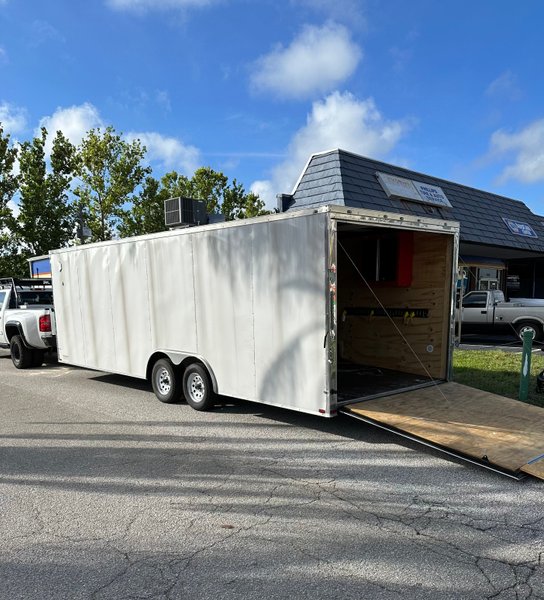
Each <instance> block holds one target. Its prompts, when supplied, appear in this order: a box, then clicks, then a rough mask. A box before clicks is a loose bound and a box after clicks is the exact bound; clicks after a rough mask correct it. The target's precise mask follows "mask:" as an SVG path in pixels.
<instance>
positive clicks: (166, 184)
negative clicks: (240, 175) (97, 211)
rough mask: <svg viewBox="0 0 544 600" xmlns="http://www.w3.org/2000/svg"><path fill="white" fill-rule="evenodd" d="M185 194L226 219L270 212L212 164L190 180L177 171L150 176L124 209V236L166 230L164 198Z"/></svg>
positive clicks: (122, 221) (121, 230) (120, 226)
mask: <svg viewBox="0 0 544 600" xmlns="http://www.w3.org/2000/svg"><path fill="white" fill-rule="evenodd" d="M178 196H185V197H188V198H195V199H197V200H204V201H205V202H206V209H207V212H208V214H216V213H219V212H221V213H223V214H224V215H225V218H226V219H227V220H233V219H245V218H248V217H256V216H258V215H263V214H268V211H266V210H264V202H263V201H262V200H261V199H260V198H259V196H257V195H256V194H254V193H253V192H249V193H247V192H246V191H245V189H244V187H243V185H242V184H240V183H238V182H237V181H236V179H234V180H233V181H232V183H230V184H229V180H228V177H227V176H226V175H224V174H223V173H221V172H219V171H214V170H213V169H212V168H210V167H201V168H200V169H197V170H196V171H195V173H194V175H193V177H191V178H190V179H189V178H188V177H186V176H185V175H181V174H179V173H177V172H176V171H171V172H170V173H166V175H164V176H163V177H162V179H161V180H160V182H159V181H157V180H156V179H154V178H153V177H148V178H147V179H146V182H145V184H144V186H143V188H142V191H141V193H140V194H139V195H138V196H137V197H136V198H134V200H133V205H132V207H131V209H129V210H125V211H124V212H123V215H122V219H121V223H120V225H119V233H120V235H121V236H122V237H126V236H131V235H141V234H144V233H155V232H158V231H165V230H166V226H165V224H164V201H165V200H167V199H168V198H176V197H178Z"/></svg>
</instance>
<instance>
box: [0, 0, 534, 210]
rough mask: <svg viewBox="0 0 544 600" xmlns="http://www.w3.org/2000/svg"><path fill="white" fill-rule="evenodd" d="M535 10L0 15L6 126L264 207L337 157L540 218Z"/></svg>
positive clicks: (337, 2)
mask: <svg viewBox="0 0 544 600" xmlns="http://www.w3.org/2000/svg"><path fill="white" fill-rule="evenodd" d="M543 22H544V3H542V2H541V0H524V1H522V2H516V3H514V2H511V1H507V0H472V1H470V2H467V1H464V0H455V1H449V0H444V1H442V2H436V1H431V0H411V1H410V2H406V1H405V0H404V1H402V0H361V1H356V0H276V1H268V0H262V1H257V0H253V1H252V0H96V1H94V2H74V1H73V0H72V1H67V0H52V1H50V2H43V0H41V1H38V0H27V1H24V0H0V121H2V123H3V125H4V128H5V129H7V130H8V131H9V132H10V133H11V134H12V137H13V139H15V140H24V139H29V138H31V137H32V135H33V134H34V133H35V131H36V129H37V128H38V127H39V126H40V125H42V124H43V125H45V126H46V127H47V128H48V129H49V130H50V131H54V130H56V129H62V130H63V131H64V132H65V134H66V135H67V136H68V137H69V138H70V139H71V140H72V141H74V142H76V143H77V142H78V141H79V140H80V139H81V136H82V135H83V134H84V132H85V131H87V130H88V129H89V128H90V127H99V126H104V125H110V124H111V125H113V126H114V127H115V128H116V129H117V130H118V131H122V132H123V133H124V134H125V135H126V136H127V137H128V138H133V137H139V138H140V139H142V141H143V142H144V143H145V145H146V146H147V148H148V153H149V154H148V156H149V160H150V162H151V164H152V166H153V169H154V174H155V175H157V176H159V175H161V174H162V173H164V172H166V171H168V170H171V169H176V170H178V171H180V172H183V173H186V174H188V175H190V174H191V172H192V170H194V168H196V167H198V166H201V165H210V166H212V167H213V168H215V169H219V170H223V171H224V172H225V174H227V175H228V176H229V177H230V178H231V179H232V178H236V179H238V180H239V181H241V182H242V183H243V184H244V185H245V186H246V188H248V189H249V188H252V189H254V190H256V191H258V192H259V193H260V194H261V195H262V196H263V197H264V198H265V199H266V200H267V202H268V203H269V204H274V196H275V194H276V193H280V192H290V191H291V188H292V186H293V184H294V183H295V181H296V179H297V177H298V175H299V174H300V171H301V170H302V168H303V167H304V165H305V162H306V160H307V159H308V158H309V156H310V154H311V153H313V152H319V151H323V150H328V149H331V148H333V147H341V148H344V149H346V150H351V151H353V152H357V153H360V154H363V155H366V156H371V157H374V158H379V159H382V160H385V161H387V162H392V163H394V164H400V165H402V166H406V167H409V168H412V169H415V170H417V171H421V172H424V173H428V174H431V175H435V176H438V177H443V178H445V179H449V180H453V181H456V182H459V183H464V184H467V185H471V186H473V187H477V188H481V189H485V190H488V191H494V192H496V193H498V194H502V195H506V196H509V197H512V198H516V199H519V200H523V201H525V202H526V203H527V204H528V205H529V206H530V207H531V208H532V209H533V210H534V211H535V212H537V213H539V214H544V102H543V100H544V94H543V91H544V90H543V87H544V78H543V76H542V74H543V66H542V61H543V58H544V36H543V35H542V33H541V27H542V23H543Z"/></svg>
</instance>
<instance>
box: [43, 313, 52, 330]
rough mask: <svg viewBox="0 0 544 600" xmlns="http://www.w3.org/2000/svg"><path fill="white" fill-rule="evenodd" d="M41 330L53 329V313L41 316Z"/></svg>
mask: <svg viewBox="0 0 544 600" xmlns="http://www.w3.org/2000/svg"><path fill="white" fill-rule="evenodd" d="M40 331H41V332H42V333H46V332H48V331H51V315H42V316H41V317H40Z"/></svg>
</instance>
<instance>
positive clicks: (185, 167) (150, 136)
mask: <svg viewBox="0 0 544 600" xmlns="http://www.w3.org/2000/svg"><path fill="white" fill-rule="evenodd" d="M125 137H126V138H127V139H128V140H135V139H139V140H140V141H141V142H142V144H143V145H144V146H145V147H146V148H147V158H148V159H149V160H150V161H152V162H155V161H156V162H159V163H161V164H162V165H163V166H164V167H165V168H167V169H176V170H180V171H181V172H183V173H186V174H192V173H193V171H194V170H195V169H196V168H197V167H198V166H199V160H200V151H199V150H198V148H195V147H194V146H186V145H185V144H183V143H182V142H181V141H180V140H178V139H177V138H174V137H168V136H164V135H161V134H160V133H156V132H144V133H137V132H130V133H128V134H127V135H126V136H125Z"/></svg>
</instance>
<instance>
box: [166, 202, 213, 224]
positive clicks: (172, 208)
mask: <svg viewBox="0 0 544 600" xmlns="http://www.w3.org/2000/svg"><path fill="white" fill-rule="evenodd" d="M164 223H165V225H166V226H167V227H191V226H193V225H204V224H205V223H207V216H206V203H205V202H204V200H196V199H195V198H184V197H183V196H180V197H178V198H169V199H168V200H165V201H164Z"/></svg>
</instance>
